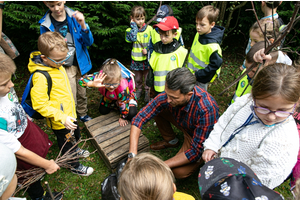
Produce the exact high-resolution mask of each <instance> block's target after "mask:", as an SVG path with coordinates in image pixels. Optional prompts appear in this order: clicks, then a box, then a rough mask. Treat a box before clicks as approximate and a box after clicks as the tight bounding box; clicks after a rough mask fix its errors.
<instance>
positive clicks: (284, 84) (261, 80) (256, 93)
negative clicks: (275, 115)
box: [252, 63, 300, 103]
mask: <svg viewBox="0 0 300 200" xmlns="http://www.w3.org/2000/svg"><path fill="white" fill-rule="evenodd" d="M275 95H279V96H280V97H282V98H283V99H285V100H286V101H288V102H292V103H295V102H297V101H298V100H299V97H300V73H299V71H298V70H297V69H296V68H295V67H293V66H290V65H285V64H281V63H275V64H273V65H269V66H266V67H264V68H263V69H262V70H261V71H259V72H258V74H257V76H256V78H255V79H254V83H253V86H252V97H253V99H264V98H267V97H270V96H275Z"/></svg>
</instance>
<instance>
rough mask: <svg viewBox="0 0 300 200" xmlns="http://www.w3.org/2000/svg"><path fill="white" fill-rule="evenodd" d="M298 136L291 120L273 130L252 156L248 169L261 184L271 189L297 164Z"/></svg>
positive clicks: (281, 181)
mask: <svg viewBox="0 0 300 200" xmlns="http://www.w3.org/2000/svg"><path fill="white" fill-rule="evenodd" d="M298 150H299V135H298V131H297V128H296V125H295V122H294V120H293V119H289V122H287V123H286V124H285V125H283V126H281V127H279V129H277V130H276V129H275V130H274V131H273V132H272V133H270V134H269V135H268V136H267V137H266V139H265V140H264V141H263V142H262V144H261V146H260V148H259V149H258V150H257V152H256V153H255V154H254V155H253V157H252V161H253V163H252V164H251V166H250V168H251V169H252V170H253V171H254V172H255V173H256V174H257V176H258V178H259V179H260V180H261V181H262V183H263V184H264V185H265V186H267V187H269V188H271V189H273V188H275V187H277V186H279V185H280V184H281V183H283V181H284V180H285V179H286V178H287V177H288V176H289V174H290V173H291V172H292V169H293V167H294V166H295V164H296V162H297V155H298Z"/></svg>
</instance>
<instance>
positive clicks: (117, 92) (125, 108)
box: [79, 59, 137, 126]
mask: <svg viewBox="0 0 300 200" xmlns="http://www.w3.org/2000/svg"><path fill="white" fill-rule="evenodd" d="M79 84H80V85H81V86H83V87H86V86H87V87H97V88H99V92H100V93H101V94H102V95H103V97H102V99H101V100H100V106H99V112H100V113H101V114H102V115H106V114H108V113H109V112H110V111H111V110H112V109H114V108H116V109H117V107H118V108H119V111H120V119H119V123H120V126H126V125H127V124H128V121H127V120H129V121H130V120H131V119H132V118H133V117H134V116H135V115H136V114H137V102H136V97H135V87H134V83H133V80H131V79H125V78H122V73H121V68H120V66H119V65H118V62H117V60H116V59H108V60H107V61H106V62H104V64H103V66H102V70H101V71H100V72H99V73H94V74H93V75H88V76H84V77H82V78H81V79H80V80H79Z"/></svg>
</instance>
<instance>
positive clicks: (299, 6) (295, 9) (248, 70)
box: [218, 1, 300, 96]
mask: <svg viewBox="0 0 300 200" xmlns="http://www.w3.org/2000/svg"><path fill="white" fill-rule="evenodd" d="M299 8H300V2H299V1H298V2H297V3H296V4H295V8H294V13H293V15H292V18H291V21H290V22H289V23H288V25H287V28H286V31H285V32H284V33H283V34H282V35H281V36H280V37H279V38H277V40H276V41H274V42H273V43H272V44H271V45H270V46H268V47H267V48H266V49H265V54H268V53H269V52H270V51H271V50H272V49H273V48H274V47H275V46H276V45H277V44H278V43H279V42H281V40H282V39H283V38H284V37H285V36H286V35H287V34H288V33H289V32H290V31H291V28H292V26H293V24H294V22H295V18H296V15H297V13H298V11H299ZM256 66H257V63H252V65H251V66H250V67H249V68H248V69H247V70H246V71H245V72H244V73H243V74H242V75H240V76H239V77H238V78H237V79H235V80H234V81H233V82H232V83H230V84H229V86H227V87H226V88H225V89H224V90H223V91H222V92H221V93H219V94H218V95H219V96H221V95H222V94H224V93H225V92H226V91H227V90H228V89H229V88H231V87H232V86H233V85H235V84H236V83H237V82H239V81H240V80H241V79H242V78H243V77H244V76H245V75H246V74H248V73H249V72H250V71H251V70H252V69H253V68H254V67H256Z"/></svg>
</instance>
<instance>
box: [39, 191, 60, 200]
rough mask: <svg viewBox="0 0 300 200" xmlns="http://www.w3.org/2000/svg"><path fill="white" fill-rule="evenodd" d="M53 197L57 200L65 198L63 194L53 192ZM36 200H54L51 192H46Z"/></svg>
mask: <svg viewBox="0 0 300 200" xmlns="http://www.w3.org/2000/svg"><path fill="white" fill-rule="evenodd" d="M52 195H53V197H54V199H55V200H61V199H62V198H63V196H64V195H63V194H62V193H60V192H52ZM35 200H52V199H51V196H50V194H49V192H44V195H43V196H42V197H40V198H36V199H35Z"/></svg>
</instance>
